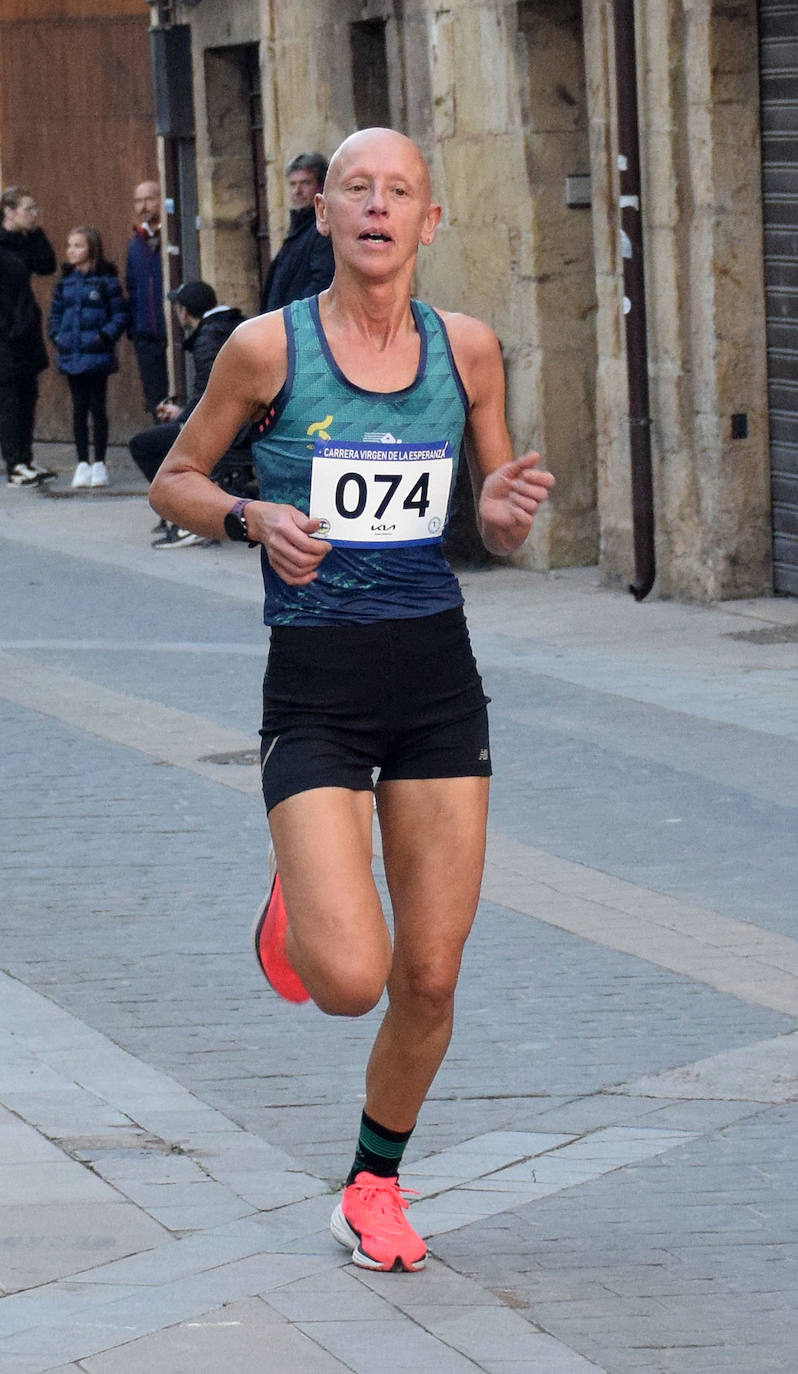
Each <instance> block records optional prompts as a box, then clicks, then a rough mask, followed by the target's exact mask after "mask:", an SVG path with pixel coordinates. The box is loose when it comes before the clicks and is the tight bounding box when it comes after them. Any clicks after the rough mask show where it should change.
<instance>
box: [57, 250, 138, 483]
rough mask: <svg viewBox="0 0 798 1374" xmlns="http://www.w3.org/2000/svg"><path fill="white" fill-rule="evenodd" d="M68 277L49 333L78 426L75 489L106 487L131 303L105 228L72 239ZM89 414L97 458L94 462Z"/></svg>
mask: <svg viewBox="0 0 798 1374" xmlns="http://www.w3.org/2000/svg"><path fill="white" fill-rule="evenodd" d="M66 259H67V260H66V262H65V263H64V266H63V275H62V277H61V280H60V281H59V283H58V285H57V286H56V289H55V295H54V297H53V303H52V306H51V307H50V321H49V330H48V332H49V335H50V338H51V339H52V340H53V343H54V344H55V346H56V348H57V350H58V371H59V372H63V373H64V375H65V376H66V379H67V381H68V383H69V390H70V392H71V395H72V424H73V431H74V435H75V448H76V449H77V455H78V465H77V467H76V468H75V474H74V476H73V478H72V486H73V487H105V486H107V485H108V469H107V467H106V465H105V455H106V449H107V447H108V414H107V411H106V392H107V388H108V377H109V375H110V373H112V372H116V370H117V367H118V363H117V361H116V350H115V344H116V341H117V339H118V338H119V337H120V336H121V335H122V334H124V332H125V330H126V328H127V323H128V307H127V302H126V300H125V298H124V296H123V294H122V288H121V287H120V285H119V281H118V278H117V274H116V268H115V267H114V265H113V263H110V262H108V261H107V260H106V259H105V257H104V256H103V245H102V239H101V238H100V232H99V230H98V229H95V228H94V227H93V226H92V225H88V224H84V225H80V226H79V227H78V228H77V229H73V230H72V231H71V232H70V234H69V236H68V239H67V249H66ZM89 415H91V419H92V431H93V439H94V461H93V462H91V463H90V462H89Z"/></svg>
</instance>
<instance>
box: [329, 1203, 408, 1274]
mask: <svg viewBox="0 0 798 1374" xmlns="http://www.w3.org/2000/svg"><path fill="white" fill-rule="evenodd" d="M330 1231H331V1232H332V1236H333V1239H334V1240H337V1241H338V1244H339V1245H342V1246H343V1247H344V1249H345V1250H351V1251H352V1263H353V1264H357V1265H358V1266H359V1267H360V1268H361V1269H377V1270H379V1271H380V1272H381V1273H383V1274H415V1273H417V1272H418V1271H419V1269H423V1268H424V1265H425V1264H426V1263H427V1256H426V1254H425V1255H424V1256H423V1258H422V1259H420V1260H415V1261H414V1263H413V1264H404V1263H403V1261H402V1260H401V1259H400V1258H399V1256H398V1255H397V1256H396V1258H395V1259H394V1261H393V1264H380V1262H379V1260H375V1259H372V1258H371V1256H370V1255H366V1254H364V1253H363V1251H362V1250H361V1248H360V1237H359V1235H358V1234H357V1231H353V1230H352V1227H351V1226H350V1225H349V1222H348V1221H347V1219H346V1217H345V1216H344V1211H343V1208H342V1206H341V1204H340V1202H339V1203H338V1206H337V1207H336V1209H335V1211H334V1212H333V1214H332V1216H331V1217H330Z"/></svg>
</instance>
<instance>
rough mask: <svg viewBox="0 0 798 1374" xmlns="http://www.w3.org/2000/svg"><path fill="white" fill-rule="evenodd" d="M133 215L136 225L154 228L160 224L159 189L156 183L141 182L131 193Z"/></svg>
mask: <svg viewBox="0 0 798 1374" xmlns="http://www.w3.org/2000/svg"><path fill="white" fill-rule="evenodd" d="M133 213H134V214H135V216H136V223H137V224H145V223H146V224H149V225H150V227H151V228H153V229H154V228H155V227H156V226H157V225H159V224H160V222H161V188H160V186H159V185H158V183H157V181H142V183H141V185H140V186H137V187H136V189H135V191H134V192H133Z"/></svg>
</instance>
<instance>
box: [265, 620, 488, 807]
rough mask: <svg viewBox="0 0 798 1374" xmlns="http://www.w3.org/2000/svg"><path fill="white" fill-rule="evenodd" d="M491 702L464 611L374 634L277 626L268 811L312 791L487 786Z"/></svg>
mask: <svg viewBox="0 0 798 1374" xmlns="http://www.w3.org/2000/svg"><path fill="white" fill-rule="evenodd" d="M487 703H488V698H487V697H486V696H485V693H484V692H483V690H482V681H481V679H480V676H479V673H478V672H477V666H476V663H475V662H474V655H473V653H472V652H471V644H470V642H469V638H468V629H467V627H466V622H465V616H464V615H463V611H462V608H461V607H459V606H458V607H456V608H455V609H454V610H450V611H442V612H441V613H440V614H438V615H430V616H420V617H414V618H412V619H409V620H380V621H376V622H375V623H373V624H370V625H320V626H305V625H275V626H273V627H272V631H271V646H270V649H269V660H268V664H267V667H266V675H265V677H264V681H263V728H262V729H261V732H260V733H261V776H262V780H263V796H264V800H265V802H266V810H267V811H270V810H271V808H272V807H273V806H276V805H277V804H278V802H281V801H284V800H285V799H286V797H292V796H294V795H295V794H296V793H297V792H307V791H308V790H309V789H311V788H314V787H346V788H350V789H351V790H353V791H356V792H365V791H370V790H371V787H372V781H373V772H374V770H375V769H377V770H379V771H378V774H377V778H376V781H377V782H388V781H391V780H394V779H397V778H460V777H489V776H490V772H491V766H490V744H489V740H488V716H487V709H486V708H487Z"/></svg>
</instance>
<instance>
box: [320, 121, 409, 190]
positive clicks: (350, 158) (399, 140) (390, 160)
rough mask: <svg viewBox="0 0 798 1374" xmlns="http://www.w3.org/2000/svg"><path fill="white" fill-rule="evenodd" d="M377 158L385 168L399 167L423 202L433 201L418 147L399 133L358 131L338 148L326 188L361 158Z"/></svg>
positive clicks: (329, 170)
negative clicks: (410, 180)
mask: <svg viewBox="0 0 798 1374" xmlns="http://www.w3.org/2000/svg"><path fill="white" fill-rule="evenodd" d="M375 154H376V155H377V156H378V157H379V158H380V160H381V161H383V160H384V166H385V167H386V168H387V167H393V166H394V165H395V166H396V168H397V170H398V169H401V170H402V171H403V172H404V174H405V175H406V176H408V177H410V178H412V180H413V181H414V182H415V183H416V186H417V188H418V190H419V193H420V194H421V196H422V198H424V199H426V201H427V202H429V201H430V199H431V197H432V189H431V184H430V176H429V168H428V166H427V162H426V159H425V157H424V155H423V153H422V152H421V149H420V148H419V146H418V144H417V143H414V142H413V140H412V138H407V136H406V135H405V134H400V133H399V132H398V131H397V130H396V129H379V128H377V129H358V131H357V133H354V134H350V135H349V137H348V138H345V139H344V141H343V143H342V144H341V145H340V146H339V147H338V148H336V150H335V152H334V153H333V155H332V157H331V159H330V166H329V168H328V170H327V178H326V180H325V183H324V185H325V188H326V187H329V186H330V185H332V184H334V183H335V182H337V181H339V180H340V178H341V177H342V176H343V175H344V174H345V173H346V172H347V171H349V170H351V168H352V166H353V165H355V166H356V165H357V162H358V159H359V158H361V157H371V156H373V155H375Z"/></svg>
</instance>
